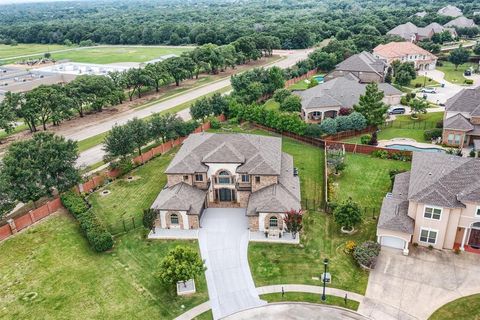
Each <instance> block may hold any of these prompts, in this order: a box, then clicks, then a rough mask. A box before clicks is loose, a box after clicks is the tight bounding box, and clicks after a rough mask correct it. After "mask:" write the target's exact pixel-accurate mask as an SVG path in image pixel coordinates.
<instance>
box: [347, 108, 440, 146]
mask: <svg viewBox="0 0 480 320" xmlns="http://www.w3.org/2000/svg"><path fill="white" fill-rule="evenodd" d="M442 119H443V112H429V113H426V114H421V115H419V116H418V119H417V120H414V119H412V118H411V116H410V115H400V116H397V117H396V119H395V120H394V121H393V123H391V124H390V123H389V124H387V125H386V126H383V127H381V128H380V132H379V133H378V140H390V139H393V138H409V139H414V140H416V141H418V142H430V141H427V140H425V137H424V135H423V133H424V131H425V130H426V129H432V128H434V127H435V125H436V123H437V122H438V121H441V120H442ZM360 139H361V136H356V137H352V138H348V139H345V140H344V141H345V142H348V143H360Z"/></svg>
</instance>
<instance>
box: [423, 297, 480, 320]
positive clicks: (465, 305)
mask: <svg viewBox="0 0 480 320" xmlns="http://www.w3.org/2000/svg"><path fill="white" fill-rule="evenodd" d="M479 315H480V294H474V295H471V296H468V297H464V298H460V299H458V300H455V301H452V302H450V303H447V304H446V305H444V306H443V307H441V308H440V309H438V310H437V311H435V312H434V313H433V314H432V315H431V316H430V318H429V320H450V319H462V320H478V319H479V317H480V316H479Z"/></svg>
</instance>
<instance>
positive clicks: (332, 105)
mask: <svg viewBox="0 0 480 320" xmlns="http://www.w3.org/2000/svg"><path fill="white" fill-rule="evenodd" d="M366 87H367V84H365V83H360V82H359V79H358V78H357V77H355V76H354V75H352V74H350V73H349V74H347V75H345V76H344V77H338V78H334V79H332V80H329V81H326V82H324V83H322V84H319V85H317V86H315V87H313V88H310V89H307V90H304V91H298V92H295V94H297V95H299V96H300V97H301V98H302V118H303V119H304V120H305V121H306V122H308V123H319V122H321V121H322V120H323V119H325V118H335V117H336V116H337V114H338V112H339V111H340V109H341V108H353V105H354V104H356V103H358V101H359V99H360V96H361V95H362V94H364V93H365V89H366ZM378 88H379V89H380V90H382V91H383V92H384V94H385V97H384V99H383V101H384V102H385V103H386V104H388V105H395V104H399V103H400V99H401V97H402V92H401V91H400V90H398V89H396V88H395V87H393V86H392V85H390V84H388V83H379V84H378Z"/></svg>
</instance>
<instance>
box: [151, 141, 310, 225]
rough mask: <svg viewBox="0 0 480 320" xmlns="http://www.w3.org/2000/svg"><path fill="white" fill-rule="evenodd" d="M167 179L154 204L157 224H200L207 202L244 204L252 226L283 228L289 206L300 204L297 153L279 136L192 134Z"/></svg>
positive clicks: (297, 207) (296, 207)
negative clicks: (286, 148)
mask: <svg viewBox="0 0 480 320" xmlns="http://www.w3.org/2000/svg"><path fill="white" fill-rule="evenodd" d="M165 173H166V174H167V185H166V186H165V188H164V189H163V190H162V191H161V192H160V194H159V195H158V197H157V199H156V200H155V202H154V203H153V205H152V207H151V208H152V209H154V210H156V212H157V213H158V218H157V220H156V226H157V227H159V228H163V229H184V230H187V229H198V228H199V227H201V224H200V222H201V220H200V218H201V216H202V212H203V210H204V209H205V208H209V207H210V208H211V207H215V208H219V207H220V208H245V209H246V215H247V216H248V218H249V227H250V230H251V231H267V230H268V231H269V232H270V231H271V232H283V231H284V226H283V217H284V215H285V212H287V211H289V210H291V209H294V210H300V209H301V206H300V182H299V178H298V176H297V175H296V174H294V167H293V158H292V157H291V156H290V155H288V154H286V153H283V152H282V141H281V139H280V138H276V137H266V136H258V135H249V134H214V133H198V134H192V135H190V136H189V137H188V138H187V139H186V140H185V141H184V143H183V145H182V147H181V148H180V150H179V151H178V153H177V154H176V156H175V157H174V159H173V160H172V162H171V163H170V165H169V166H168V168H167V170H166V171H165Z"/></svg>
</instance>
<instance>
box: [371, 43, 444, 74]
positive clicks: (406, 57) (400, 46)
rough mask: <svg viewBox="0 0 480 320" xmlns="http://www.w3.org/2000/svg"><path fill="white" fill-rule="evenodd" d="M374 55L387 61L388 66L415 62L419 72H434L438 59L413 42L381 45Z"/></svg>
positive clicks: (377, 47)
mask: <svg viewBox="0 0 480 320" xmlns="http://www.w3.org/2000/svg"><path fill="white" fill-rule="evenodd" d="M373 55H374V56H375V57H377V58H379V59H383V60H385V61H386V62H387V63H388V64H391V63H392V62H393V61H395V60H398V61H400V62H413V63H414V65H415V69H417V70H434V69H435V66H436V64H437V59H438V58H437V57H436V56H435V55H433V54H431V53H430V52H428V51H427V50H425V49H422V48H420V47H419V46H417V45H416V44H414V43H411V42H390V43H387V44H379V45H378V46H376V47H375V49H373Z"/></svg>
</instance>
